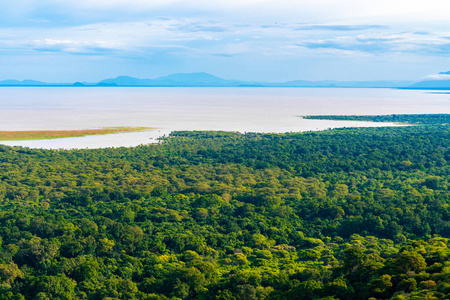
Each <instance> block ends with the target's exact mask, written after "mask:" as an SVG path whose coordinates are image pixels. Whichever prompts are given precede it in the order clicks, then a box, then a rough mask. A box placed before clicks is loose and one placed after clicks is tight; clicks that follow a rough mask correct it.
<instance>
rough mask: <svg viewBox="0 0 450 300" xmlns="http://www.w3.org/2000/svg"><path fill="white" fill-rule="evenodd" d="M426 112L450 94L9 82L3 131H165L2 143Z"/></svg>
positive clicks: (136, 140)
mask: <svg viewBox="0 0 450 300" xmlns="http://www.w3.org/2000/svg"><path fill="white" fill-rule="evenodd" d="M425 113H450V95H448V94H445V93H432V92H431V91H419V90H397V89H347V88H254V87H249V88H182V87H172V88H159V87H151V88H149V87H147V88H145V87H143V88H140V87H134V88H130V87H124V88H119V87H113V88H111V87H110V88H108V87H90V88H76V87H1V88H0V130H68V129H89V128H104V127H117V126H121V127H122V126H126V127H156V128H158V129H156V130H149V131H143V132H133V133H121V134H110V135H102V136H99V135H97V136H86V137H80V138H64V139H53V140H33V141H0V143H1V144H5V145H10V146H25V147H31V148H48V149H58V148H66V149H68V148H100V147H120V146H136V145H140V144H148V143H154V142H156V141H157V138H158V137H161V136H164V135H166V136H167V135H169V134H170V132H171V131H174V130H225V131H239V132H277V133H283V132H299V131H311V130H325V129H328V128H337V127H371V126H388V125H391V126H393V125H394V124H386V123H371V122H350V121H325V120H305V119H302V118H299V117H298V116H304V115H318V114H320V115H333V114H336V115H386V114H425Z"/></svg>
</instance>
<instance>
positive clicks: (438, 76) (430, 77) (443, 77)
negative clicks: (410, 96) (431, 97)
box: [425, 74, 450, 80]
mask: <svg viewBox="0 0 450 300" xmlns="http://www.w3.org/2000/svg"><path fill="white" fill-rule="evenodd" d="M425 80H450V75H449V74H433V75H428V76H426V77H425Z"/></svg>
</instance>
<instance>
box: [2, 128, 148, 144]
mask: <svg viewBox="0 0 450 300" xmlns="http://www.w3.org/2000/svg"><path fill="white" fill-rule="evenodd" d="M151 129H155V128H150V127H109V128H101V129H81V130H31V131H30V130H28V131H0V141H17V140H44V139H59V138H68V137H81V136H87V135H99V134H112V133H123V132H134V131H144V130H151Z"/></svg>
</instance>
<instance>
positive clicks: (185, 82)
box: [0, 72, 413, 88]
mask: <svg viewBox="0 0 450 300" xmlns="http://www.w3.org/2000/svg"><path fill="white" fill-rule="evenodd" d="M412 83H413V82H412V81H334V80H322V81H307V80H293V81H287V82H258V81H241V80H228V79H223V78H220V77H217V76H214V75H211V74H208V73H205V72H199V73H177V74H171V75H168V76H162V77H157V78H154V79H140V78H135V77H130V76H118V77H115V78H108V79H104V80H101V81H99V82H91V83H89V82H75V83H46V82H42V81H34V80H23V81H18V80H4V81H0V86H75V87H89V86H106V87H114V86H167V87H170V86H174V87H175V86H185V87H189V86H192V87H356V88H358V87H359V88H396V87H408V86H410V85H411V84H412Z"/></svg>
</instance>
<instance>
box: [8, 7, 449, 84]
mask: <svg viewBox="0 0 450 300" xmlns="http://www.w3.org/2000/svg"><path fill="white" fill-rule="evenodd" d="M448 11H450V2H449V1H448V0H428V1H415V0H410V1H405V0H395V1H393V0H390V1H387V0H377V1H375V0H363V1H361V0H358V1H356V0H315V1H313V0H306V1H305V0H303V1H299V0H297V1H293V0H239V1H238V0H226V1H225V0H191V1H177V0H77V1H72V0H65V1H62V0H39V1H38V0H2V1H1V2H0V66H1V68H0V80H3V79H12V78H13V79H20V80H22V79H35V80H43V81H48V82H74V81H98V80H101V79H104V78H110V77H116V76H118V75H129V76H134V77H139V78H154V77H158V76H164V75H168V74H171V73H181V72H208V73H211V74H214V75H217V76H220V77H223V78H226V79H241V80H264V81H287V80H295V79H303V80H325V79H334V80H420V79H423V78H425V77H426V76H429V77H428V78H435V77H436V75H433V74H437V73H439V72H442V71H448V70H450V26H449V24H448V20H449V19H450V13H448ZM433 76H434V77H433Z"/></svg>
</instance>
